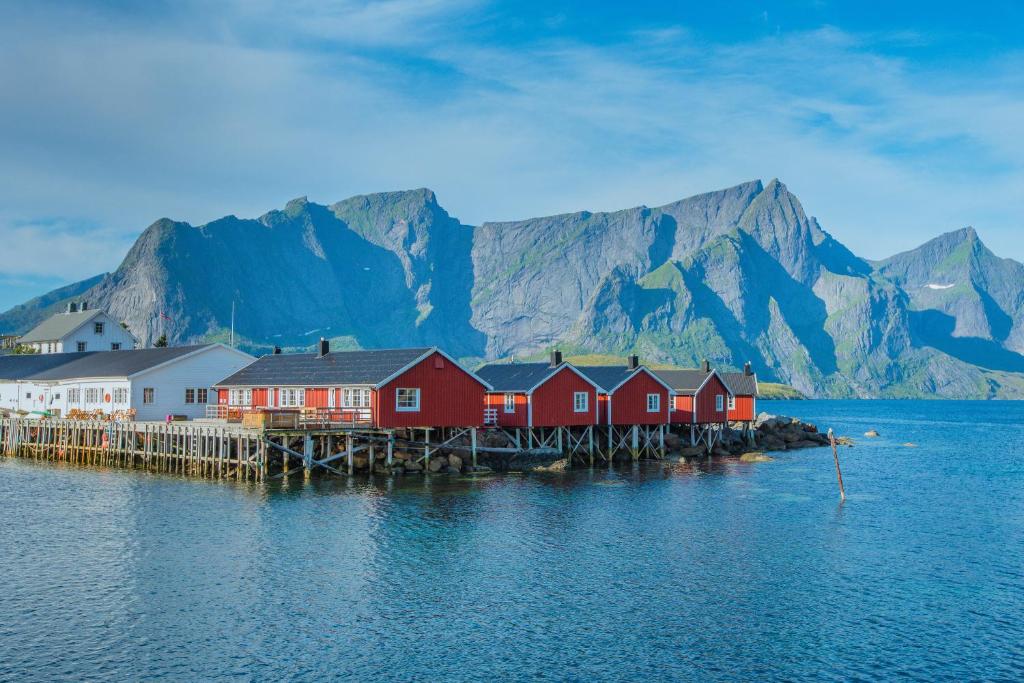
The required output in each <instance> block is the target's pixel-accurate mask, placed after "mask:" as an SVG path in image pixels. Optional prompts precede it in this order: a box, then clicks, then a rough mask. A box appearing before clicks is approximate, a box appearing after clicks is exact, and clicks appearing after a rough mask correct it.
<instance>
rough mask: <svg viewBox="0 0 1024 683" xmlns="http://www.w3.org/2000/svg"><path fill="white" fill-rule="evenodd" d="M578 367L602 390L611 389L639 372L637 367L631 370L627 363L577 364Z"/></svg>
mask: <svg viewBox="0 0 1024 683" xmlns="http://www.w3.org/2000/svg"><path fill="white" fill-rule="evenodd" d="M576 369H577V370H579V371H580V372H581V373H583V374H584V375H586V377H587V379H589V380H590V381H591V382H593V383H594V384H596V385H597V386H599V387H601V390H602V391H611V390H612V389H614V388H615V387H617V386H619V385H620V384H622V382H623V381H625V380H626V379H627V378H628V377H629V376H630V375H632V374H633V373H635V372H637V369H636V368H634V369H632V370H630V369H629V368H628V367H626V366H625V365H577V366H576Z"/></svg>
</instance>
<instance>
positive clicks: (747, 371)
mask: <svg viewBox="0 0 1024 683" xmlns="http://www.w3.org/2000/svg"><path fill="white" fill-rule="evenodd" d="M743 374H744V375H746V376H747V377H750V376H751V375H753V374H754V368H752V367H750V361H749V360H748V361H747V362H746V363H744V364H743Z"/></svg>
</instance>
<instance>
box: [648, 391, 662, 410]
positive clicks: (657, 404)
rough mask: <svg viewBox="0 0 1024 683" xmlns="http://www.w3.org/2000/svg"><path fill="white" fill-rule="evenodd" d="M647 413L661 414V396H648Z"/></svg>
mask: <svg viewBox="0 0 1024 683" xmlns="http://www.w3.org/2000/svg"><path fill="white" fill-rule="evenodd" d="M652 399H653V400H652ZM647 412H648V413H660V412H661V394H647Z"/></svg>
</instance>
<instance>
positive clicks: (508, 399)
mask: <svg viewBox="0 0 1024 683" xmlns="http://www.w3.org/2000/svg"><path fill="white" fill-rule="evenodd" d="M505 412H506V413H514V412H516V395H515V394H514V393H507V394H505Z"/></svg>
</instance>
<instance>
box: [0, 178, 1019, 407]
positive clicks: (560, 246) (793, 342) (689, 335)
mask: <svg viewBox="0 0 1024 683" xmlns="http://www.w3.org/2000/svg"><path fill="white" fill-rule="evenodd" d="M72 298H75V299H79V298H87V299H88V300H89V301H90V302H91V303H92V304H93V305H94V306H102V307H105V308H107V309H108V310H109V311H110V312H111V313H112V314H113V315H115V316H117V317H119V318H121V319H123V320H125V321H126V322H127V323H128V324H129V326H130V328H131V329H132V331H133V332H135V334H136V335H137V336H139V337H140V338H141V339H142V340H143V341H144V342H146V343H149V342H151V341H152V340H154V339H155V338H156V337H157V336H159V334H160V333H161V332H166V333H167V334H168V336H169V337H170V339H171V340H173V341H174V342H186V341H196V340H201V339H225V338H226V334H227V332H226V330H227V328H228V326H229V324H230V319H231V304H232V301H234V302H235V307H236V318H235V322H236V331H237V334H238V337H239V338H240V339H241V340H242V341H243V343H244V344H245V345H247V346H249V347H251V348H257V349H258V348H260V347H262V348H266V347H267V346H269V345H272V344H277V345H281V346H285V347H303V348H305V347H308V346H310V345H311V344H312V343H313V342H314V341H315V340H316V339H318V338H319V337H321V336H324V337H328V338H332V339H335V340H336V343H338V344H342V345H351V346H362V347H380V346H409V345H421V344H436V345H439V346H442V347H444V348H446V349H448V350H449V351H451V352H452V353H454V354H455V355H457V356H461V357H473V358H483V357H489V358H495V357H501V356H506V355H509V354H516V355H520V356H521V355H524V354H530V353H539V352H542V351H544V350H545V349H547V348H548V347H550V346H553V345H556V344H557V345H561V346H562V347H563V348H564V349H566V350H578V351H591V352H602V353H614V354H619V355H625V354H627V353H630V352H637V353H639V354H641V355H642V356H643V357H644V358H645V359H647V360H649V361H651V362H674V363H679V364H684V365H693V364H696V363H698V362H699V361H700V360H701V359H702V358H709V359H712V360H713V361H714V362H715V363H717V364H720V365H723V366H731V367H739V366H740V365H742V363H743V362H745V361H747V360H750V361H752V362H753V364H754V366H755V368H756V369H757V370H758V372H759V373H760V375H761V377H762V378H764V379H777V380H782V381H785V382H788V383H790V384H792V385H794V386H796V387H797V388H799V389H801V390H802V391H804V392H806V393H809V394H812V395H831V396H908V395H936V396H948V397H984V396H993V395H1002V396H1024V375H1022V374H1021V371H1022V370H1024V355H1022V353H1024V267H1022V266H1021V265H1020V264H1018V263H1015V262H1013V261H1009V260H1004V259H999V258H997V257H996V256H995V255H993V254H992V253H991V252H989V251H988V249H986V248H985V247H984V245H983V244H981V242H980V240H978V238H977V235H976V234H975V233H974V231H973V230H971V229H965V230H961V231H957V232H954V233H949V234H946V235H942V236H941V237H939V238H936V239H935V240H933V241H931V242H929V243H927V244H925V245H923V246H922V247H920V248H918V249H916V250H913V251H910V252H907V253H904V254H899V255H897V256H894V257H892V258H891V259H887V260H886V261H882V262H879V263H869V262H867V261H865V260H863V259H860V258H858V257H857V256H855V255H854V254H852V253H851V252H850V251H849V250H848V249H846V247H844V246H843V245H842V244H840V243H839V242H838V241H836V240H835V239H834V238H832V236H831V235H829V234H828V233H827V232H825V231H824V230H823V229H822V228H821V227H820V225H819V224H818V221H817V220H816V219H814V218H813V217H808V216H807V215H806V214H805V213H804V210H803V207H802V206H801V205H800V202H799V200H797V198H796V197H795V196H793V195H792V194H791V193H790V192H789V191H788V189H787V188H786V186H785V185H783V184H782V183H780V182H779V181H777V180H772V181H771V182H769V183H767V184H763V183H761V182H760V181H753V182H749V183H744V184H742V185H737V186H736V187H732V188H729V189H725V190H721V191H717V192H709V193H707V194H702V195H698V196H695V197H690V198H688V199H683V200H680V201H678V202H673V203H672V204H668V205H665V206H661V207H656V208H649V207H636V208H632V209H626V210H623V211H615V212H609V213H590V212H579V213H573V214H564V215H560V216H548V217H542V218H535V219H529V220H523V221H516V222H509V223H485V224H483V225H481V226H479V227H476V228H473V227H470V226H465V225H462V224H460V223H459V221H458V220H457V219H455V218H452V217H451V216H449V215H448V213H447V212H445V210H444V209H443V208H441V206H440V205H439V204H438V203H437V200H436V198H435V196H434V194H433V192H431V191H429V190H426V189H421V190H413V191H408V192H387V193H380V194H371V195H362V196H358V197H352V198H350V199H347V200H344V201H341V202H338V203H336V204H333V205H331V206H322V205H318V204H314V203H311V202H308V201H307V200H306V199H305V198H302V199H297V200H294V201H292V202H289V203H288V205H287V206H286V207H285V208H284V209H283V210H280V211H271V212H269V213H267V214H266V215H264V216H261V217H260V218H258V219H255V220H243V219H238V218H235V217H234V216H229V217H226V218H223V219H220V220H217V221H213V222H211V223H208V224H206V225H202V226H199V227H194V226H191V225H188V224H186V223H178V222H174V221H170V220H167V219H162V220H160V221H157V222H156V223H154V224H153V225H151V226H150V227H149V228H147V229H146V230H145V231H144V232H143V234H142V235H141V236H140V237H139V239H138V241H137V242H136V244H135V245H134V246H133V248H132V249H131V251H130V252H129V254H128V255H127V256H126V258H125V260H124V262H123V263H122V264H121V266H120V267H119V268H118V270H117V271H116V272H114V273H112V274H109V275H105V276H97V278H93V279H92V280H90V281H87V282H83V283H79V284H77V285H70V286H69V287H67V288H64V289H62V290H55V291H54V292H51V293H50V294H47V295H44V296H43V297H39V298H37V299H34V300H32V301H30V302H28V303H27V304H25V305H23V306H20V307H16V308H15V309H12V310H11V311H8V312H7V313H5V314H3V315H0V329H2V328H10V329H17V330H21V331H23V330H25V329H27V328H29V327H31V326H32V325H33V324H35V323H36V322H38V321H39V320H41V319H42V318H44V317H45V316H46V315H48V314H49V313H50V312H52V311H54V310H57V309H58V308H59V307H61V306H63V304H64V302H66V301H67V300H69V299H72ZM161 312H163V313H164V314H165V315H166V316H167V317H168V318H170V320H169V321H168V320H166V319H163V318H161V315H160V314H161Z"/></svg>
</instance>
